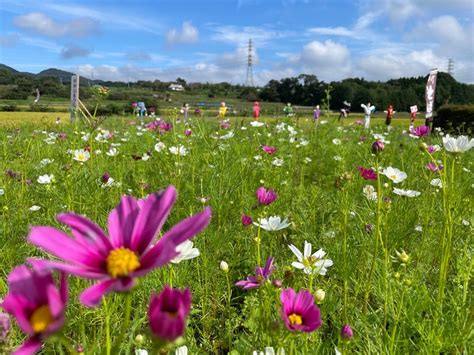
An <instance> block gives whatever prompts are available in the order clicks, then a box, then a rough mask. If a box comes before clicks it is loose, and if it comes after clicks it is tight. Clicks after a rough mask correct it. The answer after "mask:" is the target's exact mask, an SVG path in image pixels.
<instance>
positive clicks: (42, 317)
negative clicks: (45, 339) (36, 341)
mask: <svg viewBox="0 0 474 355" xmlns="http://www.w3.org/2000/svg"><path fill="white" fill-rule="evenodd" d="M53 321H54V319H53V316H52V314H51V311H50V310H49V307H48V306H47V305H43V306H41V307H38V308H37V309H35V311H34V312H33V314H32V315H31V317H30V324H31V328H33V331H34V332H35V333H42V332H44V331H45V330H46V329H47V328H48V326H49V325H50V324H51V323H52V322H53Z"/></svg>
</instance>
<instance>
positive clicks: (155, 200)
mask: <svg viewBox="0 0 474 355" xmlns="http://www.w3.org/2000/svg"><path fill="white" fill-rule="evenodd" d="M175 200H176V189H175V188H174V187H173V186H169V187H168V188H167V189H166V190H164V191H163V192H162V193H154V194H151V195H150V196H148V198H147V199H146V200H145V202H144V204H143V206H142V207H141V208H140V212H139V214H138V216H137V219H136V221H135V225H134V228H133V232H132V240H131V249H132V250H134V251H136V252H137V253H138V254H139V255H141V254H142V253H143V252H144V251H146V249H147V248H148V246H149V245H150V243H151V241H152V240H153V238H154V237H155V236H156V233H157V232H158V231H159V230H160V229H161V227H162V226H163V224H164V223H165V221H166V218H167V217H168V215H169V213H170V211H171V208H172V207H173V205H174V202H175Z"/></svg>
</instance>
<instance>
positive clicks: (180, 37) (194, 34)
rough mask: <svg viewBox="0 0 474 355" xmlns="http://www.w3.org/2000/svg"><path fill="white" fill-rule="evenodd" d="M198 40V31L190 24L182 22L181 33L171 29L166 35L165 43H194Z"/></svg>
mask: <svg viewBox="0 0 474 355" xmlns="http://www.w3.org/2000/svg"><path fill="white" fill-rule="evenodd" d="M198 39H199V31H198V29H197V28H196V27H194V26H193V25H192V24H191V22H183V25H182V26H181V31H178V30H176V29H175V28H173V29H172V30H170V31H168V33H167V34H166V41H167V42H168V43H169V44H178V43H194V42H197V41H198Z"/></svg>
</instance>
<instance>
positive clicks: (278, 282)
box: [272, 279, 283, 288]
mask: <svg viewBox="0 0 474 355" xmlns="http://www.w3.org/2000/svg"><path fill="white" fill-rule="evenodd" d="M282 285H283V282H282V281H281V280H279V279H275V280H273V281H272V286H273V287H275V288H281V286H282Z"/></svg>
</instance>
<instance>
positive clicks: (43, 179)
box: [37, 174, 54, 185]
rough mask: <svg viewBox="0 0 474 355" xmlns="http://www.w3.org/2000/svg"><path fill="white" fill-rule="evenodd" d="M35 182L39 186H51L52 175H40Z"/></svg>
mask: <svg viewBox="0 0 474 355" xmlns="http://www.w3.org/2000/svg"><path fill="white" fill-rule="evenodd" d="M37 181H38V183H39V184H43V185H47V184H51V183H52V182H53V181H54V175H53V174H51V175H48V174H44V175H40V176H38V180H37Z"/></svg>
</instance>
